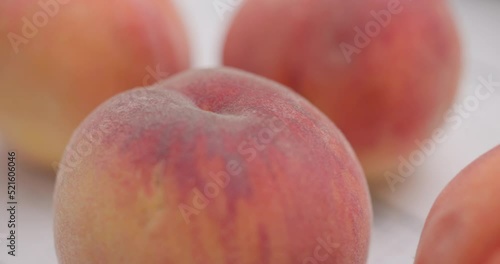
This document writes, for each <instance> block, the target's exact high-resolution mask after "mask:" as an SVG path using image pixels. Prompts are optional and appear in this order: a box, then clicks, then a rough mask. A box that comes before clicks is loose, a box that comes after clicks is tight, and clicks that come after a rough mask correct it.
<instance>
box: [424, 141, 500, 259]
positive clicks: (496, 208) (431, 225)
mask: <svg viewBox="0 0 500 264" xmlns="http://www.w3.org/2000/svg"><path fill="white" fill-rule="evenodd" d="M499 175H500V145H498V146H496V147H495V148H494V149H492V150H490V151H489V152H487V153H486V154H484V155H482V156H481V157H479V158H478V159H477V160H475V161H474V162H472V163H471V164H470V165H469V166H467V167H466V168H465V169H464V170H462V171H461V172H460V173H459V174H458V175H457V176H456V177H455V178H454V179H453V180H452V181H451V182H450V183H449V184H448V185H447V186H446V188H445V189H444V190H443V191H442V192H441V194H440V195H439V197H438V198H437V200H436V201H435V202H434V205H433V206H432V209H431V211H430V213H429V215H428V216H427V220H426V222H425V226H424V230H423V232H422V236H421V237H420V243H419V245H418V250H417V255H416V258H415V263H416V264H424V263H425V264H434V263H436V264H441V263H454V264H479V263H481V264H498V263H500V222H499V219H500V192H499V186H500V178H499V177H498V176H499Z"/></svg>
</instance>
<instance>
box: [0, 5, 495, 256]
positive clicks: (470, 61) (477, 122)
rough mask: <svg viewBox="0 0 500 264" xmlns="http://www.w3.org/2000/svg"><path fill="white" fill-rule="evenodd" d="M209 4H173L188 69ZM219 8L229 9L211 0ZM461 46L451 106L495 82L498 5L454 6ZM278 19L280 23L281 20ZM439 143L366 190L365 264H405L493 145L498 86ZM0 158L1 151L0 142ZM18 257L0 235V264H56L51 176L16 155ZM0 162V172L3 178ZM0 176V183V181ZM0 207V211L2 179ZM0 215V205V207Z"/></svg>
mask: <svg viewBox="0 0 500 264" xmlns="http://www.w3.org/2000/svg"><path fill="white" fill-rule="evenodd" d="M215 1H216V0H177V1H176V2H177V4H178V7H179V8H180V11H181V13H182V15H183V17H184V20H185V22H186V24H187V27H188V29H189V35H190V38H191V45H192V52H193V63H194V65H195V66H196V67H209V66H216V65H218V64H219V61H220V59H219V57H220V54H221V52H220V51H221V44H222V42H223V36H224V32H225V30H226V28H227V25H228V23H229V21H230V19H231V16H232V15H233V14H234V13H235V11H233V12H230V13H226V14H225V16H224V17H223V18H221V17H220V16H219V15H218V13H217V12H216V11H215V9H214V7H213V3H214V2H215ZM219 1H220V2H226V3H230V2H237V1H232V0H219ZM452 5H453V11H454V12H455V14H456V18H457V22H458V24H459V27H460V30H461V34H462V37H463V44H464V58H465V60H464V62H465V66H464V73H463V80H462V84H461V89H460V94H459V96H458V98H457V103H463V102H464V99H465V98H466V97H467V96H471V95H473V93H474V88H475V87H477V85H479V80H478V78H480V77H483V78H488V76H489V75H492V78H493V80H495V81H497V82H498V81H500V34H499V32H500V31H499V27H500V16H499V15H498V14H499V12H500V2H498V1H486V0H483V1H480V0H477V1H465V0H464V1H454V2H452ZM283 19H286V18H283ZM445 129H446V135H447V137H446V138H447V141H446V142H444V143H442V144H439V145H438V146H437V150H436V151H435V152H434V153H432V154H431V155H429V156H428V157H427V158H426V159H425V162H424V163H423V164H422V165H421V166H419V167H418V171H417V172H416V173H414V174H412V175H411V176H409V177H408V178H407V180H406V181H405V182H404V183H401V184H398V185H397V186H396V191H395V192H391V191H390V189H389V188H388V186H387V185H381V186H379V188H377V189H375V190H372V195H373V197H374V211H375V220H374V231H373V236H372V243H371V249H370V262H369V263H371V264H391V263H394V264H405V263H413V259H414V254H415V250H416V247H417V243H418V238H419V234H420V231H421V229H422V226H423V223H424V221H425V217H426V215H427V213H428V211H429V209H430V207H431V205H432V203H433V201H434V199H435V198H436V196H437V195H438V194H439V192H440V191H441V190H442V189H443V188H444V186H445V185H446V184H447V183H448V182H449V181H450V179H451V178H452V177H454V176H455V175H456V174H457V173H458V172H459V171H460V170H461V169H462V168H463V167H465V166H466V165H467V164H468V163H470V162H471V161H472V160H474V159H475V158H476V157H478V156H479V155H481V154H482V153H484V152H486V151H487V150H489V149H491V148H492V147H494V146H495V145H497V144H500V87H497V90H496V91H495V93H494V94H493V96H492V97H490V98H489V99H487V100H484V101H481V102H480V106H479V108H478V109H477V110H475V111H472V112H470V116H469V117H468V118H464V119H463V123H462V125H461V126H460V127H458V128H456V129H452V128H451V127H445ZM0 151H1V152H0V158H1V160H7V159H6V151H7V149H6V147H5V146H3V145H2V143H1V142H0ZM18 161H19V164H18V168H19V169H20V172H19V174H18V178H17V179H18V188H19V194H18V201H19V205H18V211H17V214H18V215H17V218H18V233H19V236H18V241H17V243H18V250H17V254H18V257H15V258H13V257H10V256H8V255H7V254H6V249H7V248H6V247H5V242H6V240H5V236H2V237H0V263H2V261H3V264H15V263H23V264H24V263H36V264H54V263H56V257H55V251H54V246H53V237H52V205H51V199H52V191H53V185H54V172H52V171H46V172H40V171H39V170H36V169H34V168H30V167H29V166H28V165H27V164H23V163H22V153H18ZM4 163H5V162H1V165H0V169H1V171H6V169H5V164H4ZM2 177H3V176H2ZM0 182H1V183H2V186H3V187H1V192H0V202H1V203H2V204H5V201H6V197H5V196H6V194H5V190H6V188H5V187H4V186H5V185H4V184H5V181H4V179H3V178H2V179H0ZM2 208H3V206H2ZM6 216H7V215H6V211H5V209H2V211H1V222H0V233H3V234H4V235H5V233H6V232H7V227H6V223H7V221H6Z"/></svg>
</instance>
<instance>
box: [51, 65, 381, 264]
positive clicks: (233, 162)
mask: <svg viewBox="0 0 500 264" xmlns="http://www.w3.org/2000/svg"><path fill="white" fill-rule="evenodd" d="M90 135H92V136H90ZM84 146H85V147H84ZM69 150H74V151H69ZM79 150H81V151H79ZM75 153H78V154H75ZM62 164H64V165H65V166H64V167H63V169H61V170H60V171H59V174H58V177H57V184H56V190H55V241H56V249H57V256H58V259H59V263H61V264H65V263H71V264H78V263H82V264H83V263H106V264H110V263H120V264H121V263H148V264H160V263H161V264H165V263H176V264H202V263H203V264H205V263H238V264H262V263H269V264H289V263H304V264H313V263H320V262H321V263H330V264H333V263H336V264H342V263H349V264H356V263H365V262H366V259H367V252H368V243H369V236H370V225H371V217H372V213H371V204H370V200H369V193H368V189H367V184H366V179H365V178H364V175H363V172H362V169H361V166H360V165H359V163H358V161H357V159H356V157H355V155H354V152H353V151H352V149H351V147H350V146H349V144H348V143H347V141H346V140H345V139H344V137H343V135H342V134H341V133H340V132H339V131H338V129H337V128H336V127H335V125H334V124H333V123H332V122H331V121H330V120H329V119H328V118H327V117H326V116H324V115H323V114H322V113H321V112H320V111H319V110H317V109H316V108H315V107H314V106H312V105H311V104H310V103H309V102H307V101H306V100H305V99H303V98H302V97H300V96H298V95H297V94H295V93H293V92H291V91H290V90H289V89H286V88H284V87H283V86H281V85H280V84H278V83H275V82H272V81H269V80H266V79H264V78H261V77H258V76H256V75H253V74H249V73H245V72H241V71H238V70H232V69H213V70H193V71H189V72H186V73H182V74H179V75H176V76H174V77H172V78H171V79H169V80H166V81H164V82H161V83H159V84H157V85H155V86H152V87H149V88H145V89H135V90H132V91H128V92H125V93H122V94H120V95H117V96H115V97H113V98H112V99H110V100H108V101H107V102H105V103H104V104H102V105H101V106H99V107H98V108H97V109H96V110H95V111H94V112H93V113H92V114H91V115H90V116H89V117H87V118H86V119H85V121H84V122H83V123H82V124H81V125H80V126H79V128H78V129H77V130H76V131H75V133H74V135H73V137H72V139H71V141H70V143H69V147H68V151H66V152H65V154H64V156H63V160H62Z"/></svg>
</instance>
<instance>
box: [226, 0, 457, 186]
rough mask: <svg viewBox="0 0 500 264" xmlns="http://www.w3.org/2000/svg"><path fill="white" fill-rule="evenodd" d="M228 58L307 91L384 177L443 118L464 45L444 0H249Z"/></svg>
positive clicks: (369, 169) (371, 172)
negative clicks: (401, 156)
mask: <svg viewBox="0 0 500 264" xmlns="http://www.w3.org/2000/svg"><path fill="white" fill-rule="evenodd" d="M224 63H225V64H226V65H228V66H233V67H237V68H241V69H244V70H247V71H250V72H254V73H257V74H260V75H263V76H265V77H268V78H271V79H274V80H276V81H278V82H281V83H283V84H285V85H286V86H289V87H291V88H293V89H294V90H295V91H297V92H298V93H300V94H301V95H303V96H304V97H306V98H307V99H308V100H310V101H311V102H312V103H313V104H314V105H316V106H317V107H318V108H319V109H320V110H322V111H323V112H324V113H325V114H326V115H327V116H329V117H330V118H331V119H332V120H333V121H334V122H335V124H337V126H338V127H339V128H340V130H341V131H342V132H344V134H345V135H346V137H347V139H348V140H349V142H350V143H351V144H352V146H353V147H354V150H355V151H356V154H357V155H358V157H359V158H360V161H361V163H362V165H363V167H364V169H365V172H366V173H367V174H368V176H376V177H374V178H373V179H377V178H378V179H380V178H381V177H380V176H382V172H383V171H384V170H386V169H391V168H393V167H394V166H395V165H396V163H397V161H398V156H400V155H406V154H408V153H409V152H410V151H411V150H413V149H415V148H416V146H415V143H414V141H415V140H416V139H425V138H426V137H427V136H428V135H429V134H430V132H431V131H432V130H433V129H434V128H436V127H437V126H438V125H439V124H440V122H441V121H442V119H443V115H444V113H445V111H446V110H447V109H448V107H449V106H450V104H451V103H452V100H453V98H454V95H455V93H456V88H457V83H458V80H459V72H460V47H459V39H458V36H457V31H456V29H455V24H454V22H453V20H452V17H451V15H450V12H449V10H448V6H447V4H446V2H445V1H443V0H419V1H409V0H353V1H345V0H321V1H309V0H274V1H268V0H248V1H246V2H245V3H244V4H243V7H242V9H241V11H240V13H239V14H238V15H237V16H236V18H235V20H234V22H233V25H232V26H231V28H230V31H229V35H228V37H227V42H226V46H225V49H224Z"/></svg>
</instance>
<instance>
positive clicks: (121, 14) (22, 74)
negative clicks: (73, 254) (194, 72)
mask: <svg viewBox="0 0 500 264" xmlns="http://www.w3.org/2000/svg"><path fill="white" fill-rule="evenodd" d="M0 35H1V36H4V37H2V38H1V39H0V94H1V95H2V96H1V97H0V131H1V132H2V134H4V136H5V137H6V139H7V141H8V142H9V143H10V144H11V145H12V147H13V148H15V149H18V150H19V152H20V153H22V154H23V156H24V157H25V158H28V159H30V160H31V161H33V162H35V163H38V164H39V165H44V166H47V165H49V164H53V163H55V162H57V161H59V159H60V156H61V155H62V152H63V151H64V146H65V145H66V144H67V142H68V140H69V138H70V136H71V133H72V132H73V130H74V129H75V128H76V127H77V126H78V124H79V123H80V122H81V121H82V120H83V119H84V118H85V116H87V115H88V114H89V113H90V111H92V109H94V108H95V107H96V106H98V105H99V104H100V103H102V102H103V101H104V100H106V99H108V98H110V97H111V96H113V95H114V94H117V93H119V92H121V91H124V90H126V89H130V88H133V87H136V86H139V85H143V84H152V83H154V82H156V81H157V80H159V79H162V78H164V77H166V76H167V75H168V74H172V73H175V72H178V71H181V70H184V69H186V68H187V67H188V64H189V55H188V48H187V40H186V37H185V32H184V29H183V26H182V24H181V21H180V18H179V17H178V15H177V13H176V10H175V9H174V6H173V4H172V3H171V2H170V1H169V0H123V1H102V0H86V1H71V0H40V1H39V0H21V1H0Z"/></svg>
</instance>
